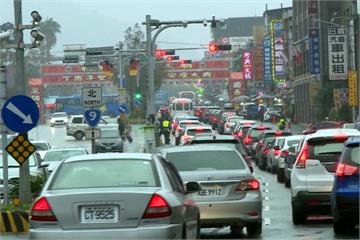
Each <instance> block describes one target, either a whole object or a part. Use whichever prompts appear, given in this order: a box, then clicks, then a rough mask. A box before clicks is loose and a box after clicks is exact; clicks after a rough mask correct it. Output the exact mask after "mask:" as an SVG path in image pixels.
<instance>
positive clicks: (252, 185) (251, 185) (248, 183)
mask: <svg viewBox="0 0 360 240" xmlns="http://www.w3.org/2000/svg"><path fill="white" fill-rule="evenodd" d="M259 188H260V183H259V181H258V180H256V179H247V180H242V181H241V182H240V183H239V185H237V187H236V189H235V192H243V191H249V190H258V189H259Z"/></svg>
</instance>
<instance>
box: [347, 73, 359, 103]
mask: <svg viewBox="0 0 360 240" xmlns="http://www.w3.org/2000/svg"><path fill="white" fill-rule="evenodd" d="M348 84H349V106H350V107H356V106H357V105H358V96H357V88H358V86H357V71H352V70H350V71H349V74H348Z"/></svg>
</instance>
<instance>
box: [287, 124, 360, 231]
mask: <svg viewBox="0 0 360 240" xmlns="http://www.w3.org/2000/svg"><path fill="white" fill-rule="evenodd" d="M351 136H360V132H359V131H357V130H355V129H341V128H337V129H324V130H318V131H317V132H316V133H313V134H309V135H306V136H305V137H304V138H303V140H302V141H301V143H300V146H301V147H300V152H299V154H298V155H297V157H295V156H294V155H289V156H287V157H286V158H285V161H286V163H287V164H288V165H291V164H294V165H293V168H292V171H291V176H290V179H291V205H292V220H293V223H294V224H295V225H297V224H302V223H304V222H305V221H306V219H307V216H308V215H311V214H319V213H320V214H331V201H330V196H331V191H332V188H333V183H334V174H335V172H336V167H337V165H338V161H339V159H340V156H341V153H342V150H343V148H344V142H345V141H346V140H347V139H348V138H349V137H351Z"/></svg>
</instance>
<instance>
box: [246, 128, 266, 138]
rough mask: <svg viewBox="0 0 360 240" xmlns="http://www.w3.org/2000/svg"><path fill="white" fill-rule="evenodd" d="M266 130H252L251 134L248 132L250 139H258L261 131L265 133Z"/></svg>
mask: <svg viewBox="0 0 360 240" xmlns="http://www.w3.org/2000/svg"><path fill="white" fill-rule="evenodd" d="M265 130H266V129H257V128H254V129H253V130H252V131H251V132H250V136H251V137H258V136H259V135H260V134H261V133H262V132H263V131H265Z"/></svg>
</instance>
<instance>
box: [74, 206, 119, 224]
mask: <svg viewBox="0 0 360 240" xmlns="http://www.w3.org/2000/svg"><path fill="white" fill-rule="evenodd" d="M80 212H81V222H82V223H116V222H118V221H119V207H118V206H82V207H81V211H80Z"/></svg>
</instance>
